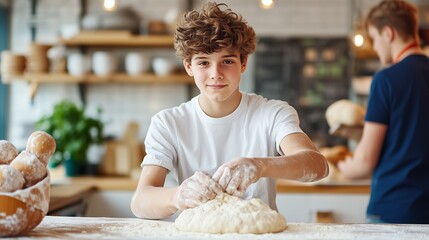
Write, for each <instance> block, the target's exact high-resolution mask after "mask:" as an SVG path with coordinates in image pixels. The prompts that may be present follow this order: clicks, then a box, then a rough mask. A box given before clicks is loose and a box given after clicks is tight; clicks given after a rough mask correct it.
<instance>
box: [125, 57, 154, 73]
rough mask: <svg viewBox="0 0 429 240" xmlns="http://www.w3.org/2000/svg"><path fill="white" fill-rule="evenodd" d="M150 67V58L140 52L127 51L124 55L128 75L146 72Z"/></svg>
mask: <svg viewBox="0 0 429 240" xmlns="http://www.w3.org/2000/svg"><path fill="white" fill-rule="evenodd" d="M149 69H150V59H149V57H148V56H147V55H144V54H142V53H135V52H132V53H128V54H127V55H126V56H125V70H126V71H127V73H128V74H130V75H139V74H142V73H144V72H148V71H149Z"/></svg>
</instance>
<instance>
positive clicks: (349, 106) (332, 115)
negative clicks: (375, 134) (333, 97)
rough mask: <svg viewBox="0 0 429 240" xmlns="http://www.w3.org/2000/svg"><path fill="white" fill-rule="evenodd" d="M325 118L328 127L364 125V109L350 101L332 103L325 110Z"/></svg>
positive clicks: (343, 100)
mask: <svg viewBox="0 0 429 240" xmlns="http://www.w3.org/2000/svg"><path fill="white" fill-rule="evenodd" d="M325 117H326V121H327V122H328V124H329V127H333V126H335V125H337V124H343V125H346V126H358V125H363V123H364V118H365V109H364V108H363V107H362V106H360V105H358V104H356V103H354V102H352V101H350V100H347V99H342V100H338V101H336V102H334V103H332V104H331V105H330V106H329V107H328V108H327V109H326V112H325Z"/></svg>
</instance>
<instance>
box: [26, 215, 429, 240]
mask: <svg viewBox="0 0 429 240" xmlns="http://www.w3.org/2000/svg"><path fill="white" fill-rule="evenodd" d="M33 238H35V239H37V238H39V239H91V240H93V239H97V240H102V239H176V240H179V239H246V240H252V239H286V240H287V239H299V240H307V239H345V240H349V239H365V240H372V239H374V240H375V239H376V240H384V239H386V240H387V239H389V240H395V239H413V240H415V239H429V225H411V224H409V225H388V224H317V223H288V228H287V229H286V230H285V231H283V232H281V233H275V234H258V235H256V234H203V233H186V232H179V231H178V230H177V229H176V228H175V227H174V225H173V223H172V222H168V221H153V220H143V219H136V218H90V217H53V216H46V217H45V218H44V220H43V221H42V223H41V224H40V225H39V226H38V227H36V228H35V229H33V230H32V231H31V232H30V233H29V234H28V235H27V236H25V237H21V238H20V239H33Z"/></svg>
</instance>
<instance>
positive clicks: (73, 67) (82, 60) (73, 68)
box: [67, 53, 91, 76]
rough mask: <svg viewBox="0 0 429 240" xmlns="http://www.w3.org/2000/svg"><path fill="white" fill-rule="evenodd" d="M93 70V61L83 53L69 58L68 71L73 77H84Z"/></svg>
mask: <svg viewBox="0 0 429 240" xmlns="http://www.w3.org/2000/svg"><path fill="white" fill-rule="evenodd" d="M90 70H91V59H90V57H89V56H88V55H85V54H82V53H70V54H69V55H68V56H67V71H68V72H69V74H70V75H72V76H82V75H85V74H87V73H88V72H89V71H90Z"/></svg>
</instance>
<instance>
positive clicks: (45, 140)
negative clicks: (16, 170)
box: [26, 131, 56, 166]
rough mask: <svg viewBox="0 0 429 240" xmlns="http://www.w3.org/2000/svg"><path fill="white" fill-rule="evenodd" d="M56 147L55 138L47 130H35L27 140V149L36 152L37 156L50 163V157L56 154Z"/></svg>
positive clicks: (45, 162)
mask: <svg viewBox="0 0 429 240" xmlns="http://www.w3.org/2000/svg"><path fill="white" fill-rule="evenodd" d="M55 148H56V143H55V139H54V138H53V137H52V136H51V135H49V134H48V133H46V132H43V131H36V132H33V133H32V134H31V135H30V137H29V138H28V140H27V146H26V150H27V151H29V152H31V153H34V154H36V156H37V158H38V159H39V160H40V161H41V162H43V163H44V164H45V166H46V165H47V164H48V161H49V158H50V157H51V156H52V154H54V152H55Z"/></svg>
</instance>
